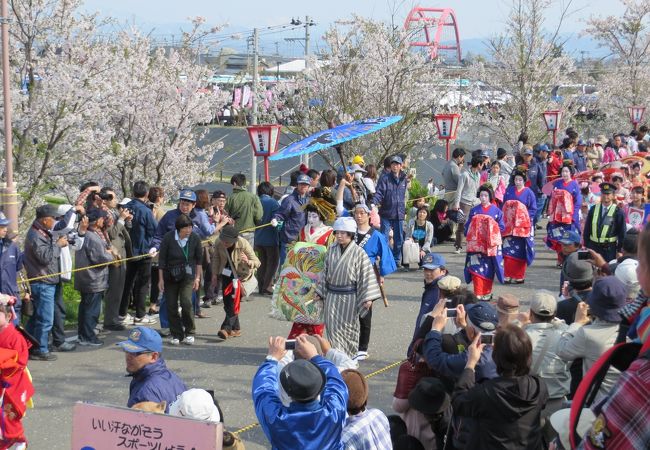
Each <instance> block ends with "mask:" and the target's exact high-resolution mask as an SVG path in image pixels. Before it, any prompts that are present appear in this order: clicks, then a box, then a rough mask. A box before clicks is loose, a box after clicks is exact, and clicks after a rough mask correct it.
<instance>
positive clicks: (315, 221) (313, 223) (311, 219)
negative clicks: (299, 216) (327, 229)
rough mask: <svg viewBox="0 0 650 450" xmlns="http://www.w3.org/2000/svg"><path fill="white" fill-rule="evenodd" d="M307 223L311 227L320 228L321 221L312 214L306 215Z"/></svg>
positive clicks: (316, 215)
mask: <svg viewBox="0 0 650 450" xmlns="http://www.w3.org/2000/svg"><path fill="white" fill-rule="evenodd" d="M307 223H308V224H309V225H311V226H312V227H315V226H320V224H321V220H320V217H319V216H318V214H316V213H314V212H310V213H307Z"/></svg>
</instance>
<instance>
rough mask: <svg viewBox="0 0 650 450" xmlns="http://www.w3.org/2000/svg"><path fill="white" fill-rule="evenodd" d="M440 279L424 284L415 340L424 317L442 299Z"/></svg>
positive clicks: (414, 332)
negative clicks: (439, 285)
mask: <svg viewBox="0 0 650 450" xmlns="http://www.w3.org/2000/svg"><path fill="white" fill-rule="evenodd" d="M440 278H442V277H440ZM440 278H437V279H435V280H433V281H432V282H431V283H429V284H426V283H425V284H424V292H422V300H420V311H418V316H417V318H416V319H415V329H414V330H413V338H415V334H416V333H417V332H418V330H419V329H420V324H421V322H422V317H423V316H425V315H426V314H429V313H430V312H431V311H433V308H435V306H436V305H437V304H438V299H439V298H440V288H439V287H438V280H440ZM409 350H410V349H409ZM409 354H410V351H409Z"/></svg>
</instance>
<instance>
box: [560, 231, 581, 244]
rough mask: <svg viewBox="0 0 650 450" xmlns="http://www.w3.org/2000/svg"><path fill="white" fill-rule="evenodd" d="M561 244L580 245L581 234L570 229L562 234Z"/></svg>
mask: <svg viewBox="0 0 650 450" xmlns="http://www.w3.org/2000/svg"><path fill="white" fill-rule="evenodd" d="M560 244H564V245H570V244H576V245H580V235H579V234H578V233H577V232H576V231H573V230H568V231H565V232H564V233H562V236H561V237H560Z"/></svg>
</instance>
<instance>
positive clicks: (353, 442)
mask: <svg viewBox="0 0 650 450" xmlns="http://www.w3.org/2000/svg"><path fill="white" fill-rule="evenodd" d="M341 441H342V442H343V446H344V447H345V449H346V450H384V449H385V450H390V449H392V448H393V444H392V443H391V440H390V427H389V425H388V419H387V418H386V415H385V414H384V413H383V412H381V411H380V410H378V409H366V410H365V411H363V412H361V413H359V414H357V415H356V416H348V419H347V421H346V422H345V425H344V427H343V435H342V436H341Z"/></svg>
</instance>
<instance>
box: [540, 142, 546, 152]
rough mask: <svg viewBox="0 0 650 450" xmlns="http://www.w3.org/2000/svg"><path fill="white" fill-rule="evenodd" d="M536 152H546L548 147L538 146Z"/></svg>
mask: <svg viewBox="0 0 650 450" xmlns="http://www.w3.org/2000/svg"><path fill="white" fill-rule="evenodd" d="M538 150H539V151H540V152H548V145H546V144H542V145H540V146H539V148H538Z"/></svg>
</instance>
